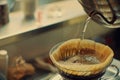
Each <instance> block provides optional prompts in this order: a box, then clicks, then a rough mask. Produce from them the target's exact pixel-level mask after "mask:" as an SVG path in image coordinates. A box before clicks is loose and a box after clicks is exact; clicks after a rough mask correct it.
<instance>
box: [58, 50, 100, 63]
mask: <svg viewBox="0 0 120 80" xmlns="http://www.w3.org/2000/svg"><path fill="white" fill-rule="evenodd" d="M96 54H97V53H96V52H95V51H92V50H81V52H80V53H78V54H76V55H74V56H69V57H67V58H64V59H62V60H60V62H61V63H68V64H69V63H79V64H83V65H84V64H99V63H100V59H99V57H97V55H96Z"/></svg>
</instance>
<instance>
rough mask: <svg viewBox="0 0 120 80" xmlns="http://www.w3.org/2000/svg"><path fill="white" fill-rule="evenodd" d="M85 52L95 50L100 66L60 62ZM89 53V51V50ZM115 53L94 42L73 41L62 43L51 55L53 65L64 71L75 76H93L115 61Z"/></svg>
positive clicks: (85, 40)
mask: <svg viewBox="0 0 120 80" xmlns="http://www.w3.org/2000/svg"><path fill="white" fill-rule="evenodd" d="M82 49H84V50H88V49H90V50H95V51H96V54H95V56H97V57H98V59H99V60H100V63H98V64H79V63H66V62H60V61H61V60H62V59H65V58H68V57H70V56H75V55H78V53H80V51H81V50H82ZM88 53H89V50H88ZM113 54H114V53H113V51H112V49H111V48H110V47H108V46H106V45H104V44H101V43H97V42H94V41H92V40H87V39H84V40H81V39H71V40H68V41H65V42H64V43H62V44H61V45H60V46H59V47H58V48H57V49H56V50H54V51H53V53H52V55H50V58H51V60H52V61H53V63H54V64H55V65H56V66H57V67H58V68H59V69H60V70H62V71H64V72H66V73H69V74H74V75H84V76H85V75H86V76H87V75H91V74H97V73H99V72H101V71H103V70H104V69H105V68H106V67H107V66H108V65H109V64H110V63H111V61H112V59H113Z"/></svg>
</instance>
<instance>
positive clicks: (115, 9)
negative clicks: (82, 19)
mask: <svg viewBox="0 0 120 80" xmlns="http://www.w3.org/2000/svg"><path fill="white" fill-rule="evenodd" d="M78 1H79V2H80V4H81V5H82V6H83V8H84V11H85V12H86V13H87V14H88V15H89V16H90V17H91V18H92V20H94V21H95V22H97V23H99V24H102V25H104V26H107V27H109V28H118V27H120V0H78Z"/></svg>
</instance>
